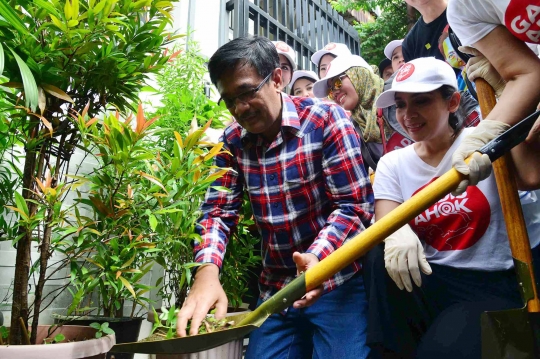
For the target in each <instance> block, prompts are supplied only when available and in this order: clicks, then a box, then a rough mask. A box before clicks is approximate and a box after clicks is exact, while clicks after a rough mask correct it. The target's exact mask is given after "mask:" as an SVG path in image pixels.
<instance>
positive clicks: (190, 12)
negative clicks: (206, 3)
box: [186, 0, 196, 52]
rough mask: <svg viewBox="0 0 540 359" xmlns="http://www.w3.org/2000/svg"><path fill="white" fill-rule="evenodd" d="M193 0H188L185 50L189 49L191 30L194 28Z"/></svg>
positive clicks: (194, 9)
mask: <svg viewBox="0 0 540 359" xmlns="http://www.w3.org/2000/svg"><path fill="white" fill-rule="evenodd" d="M195 11H196V7H195V0H189V5H188V33H187V38H186V52H187V51H188V50H189V43H190V42H191V32H192V31H193V29H194V28H195Z"/></svg>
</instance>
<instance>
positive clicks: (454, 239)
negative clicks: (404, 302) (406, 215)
mask: <svg viewBox="0 0 540 359" xmlns="http://www.w3.org/2000/svg"><path fill="white" fill-rule="evenodd" d="M471 131H472V129H471V128H466V129H464V130H463V131H462V133H461V134H460V136H459V137H458V138H457V139H456V140H455V141H454V143H453V145H452V147H450V149H449V150H448V151H447V153H446V154H445V156H444V158H443V159H442V161H441V162H440V163H439V165H438V166H437V167H432V166H430V165H428V164H427V163H425V162H424V161H423V160H422V159H421V158H420V157H419V156H418V155H417V154H416V151H415V150H414V146H408V147H405V148H402V149H398V150H396V151H393V152H390V153H388V154H387V155H385V156H383V157H382V158H381V160H380V161H379V164H378V166H377V174H376V176H375V183H374V185H373V191H374V194H375V200H379V199H386V200H391V201H395V202H398V203H402V202H404V201H406V200H407V199H409V198H410V197H412V196H413V195H414V194H415V193H416V192H418V191H419V190H420V189H422V188H423V187H425V186H426V185H427V184H428V183H430V182H432V181H433V180H434V179H436V178H438V177H440V176H441V175H442V174H444V173H446V172H447V171H448V170H450V168H452V154H453V153H454V151H455V149H456V148H457V146H458V145H459V143H460V142H461V140H462V139H463V137H464V136H465V135H467V134H468V133H470V132H471ZM522 205H523V211H524V215H525V221H526V223H527V228H528V230H529V238H530V239H531V244H532V246H533V247H535V246H536V245H538V243H539V241H540V201H538V200H537V198H536V194H535V193H534V192H533V193H529V194H524V196H523V199H522ZM410 225H411V227H412V228H413V230H414V231H415V232H416V233H417V234H418V237H419V238H420V240H421V241H422V243H423V245H424V250H425V253H426V258H427V260H428V261H429V262H430V263H436V264H441V265H447V266H451V267H456V268H465V269H474V270H486V271H496V270H504V269H509V268H512V266H513V261H512V256H511V253H510V247H509V245H508V236H507V232H506V226H505V223H504V218H503V214H502V210H501V204H500V201H499V196H498V192H497V185H496V183H495V178H494V176H493V175H491V176H490V177H489V178H488V179H486V180H485V181H482V182H480V183H479V184H478V186H470V187H469V188H468V189H467V191H466V192H465V193H463V194H462V195H460V196H457V197H454V196H452V195H450V194H449V195H447V196H446V197H444V198H443V199H441V200H440V201H438V202H437V203H435V204H434V205H433V206H431V207H430V208H429V209H427V210H425V211H424V212H423V213H421V214H420V215H418V216H417V217H416V218H414V219H413V220H412V221H411V222H410Z"/></svg>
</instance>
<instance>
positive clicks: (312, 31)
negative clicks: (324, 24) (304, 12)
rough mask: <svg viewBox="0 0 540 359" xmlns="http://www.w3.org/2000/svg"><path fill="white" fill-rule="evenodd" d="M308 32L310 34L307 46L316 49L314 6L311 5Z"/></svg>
mask: <svg viewBox="0 0 540 359" xmlns="http://www.w3.org/2000/svg"><path fill="white" fill-rule="evenodd" d="M309 32H310V42H309V45H311V46H312V47H314V48H316V47H317V35H316V33H315V4H313V3H311V6H310V7H309Z"/></svg>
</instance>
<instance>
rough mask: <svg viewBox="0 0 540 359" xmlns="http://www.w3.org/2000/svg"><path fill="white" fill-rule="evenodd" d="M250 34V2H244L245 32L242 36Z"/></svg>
mask: <svg viewBox="0 0 540 359" xmlns="http://www.w3.org/2000/svg"><path fill="white" fill-rule="evenodd" d="M248 33H249V0H244V32H243V33H242V36H246V35H248Z"/></svg>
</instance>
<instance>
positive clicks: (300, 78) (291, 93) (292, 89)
mask: <svg viewBox="0 0 540 359" xmlns="http://www.w3.org/2000/svg"><path fill="white" fill-rule="evenodd" d="M302 79H306V80H308V81H311V83H312V84H314V83H315V82H317V81H315V80H313V79H312V78H311V77H307V76H302V77H299V78H297V79H296V80H294V83H296V81H298V80H302ZM290 95H291V96H294V84H291V91H290Z"/></svg>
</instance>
